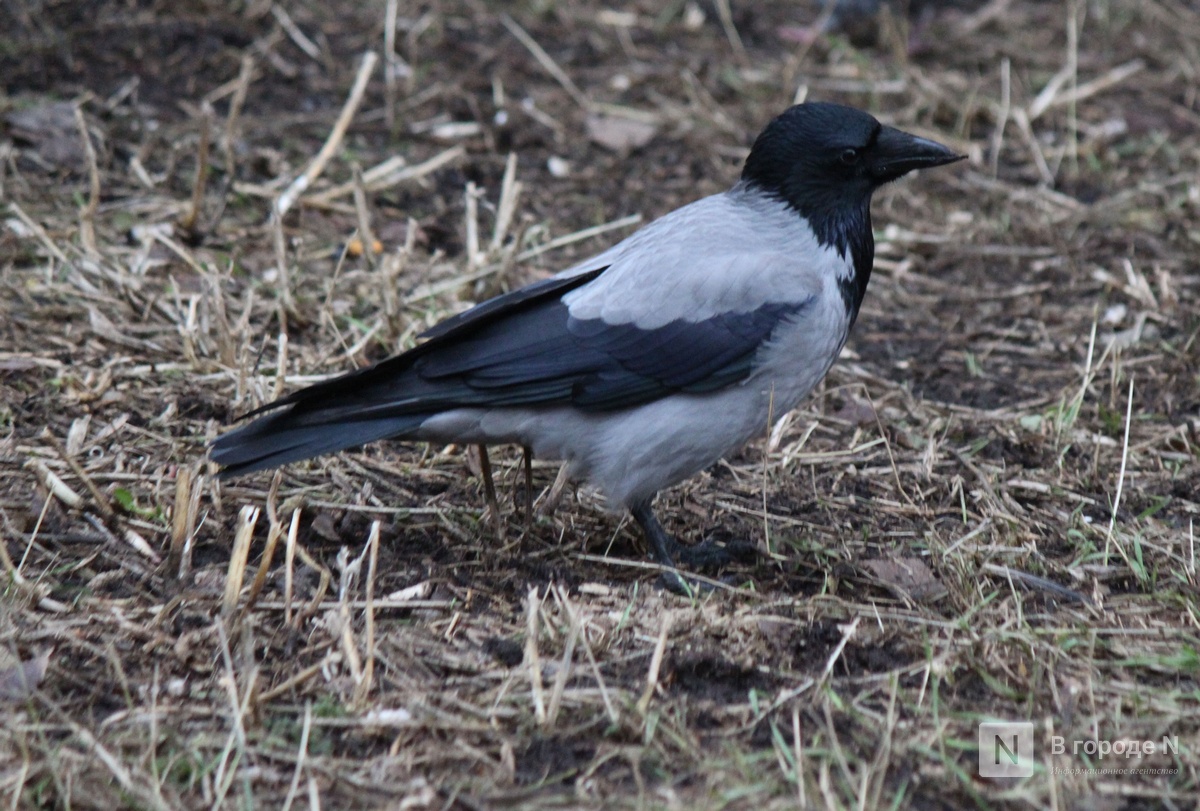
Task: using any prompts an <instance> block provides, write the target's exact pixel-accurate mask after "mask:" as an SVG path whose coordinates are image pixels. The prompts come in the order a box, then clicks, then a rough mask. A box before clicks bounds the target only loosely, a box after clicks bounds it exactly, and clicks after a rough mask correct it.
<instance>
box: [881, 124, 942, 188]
mask: <svg viewBox="0 0 1200 811" xmlns="http://www.w3.org/2000/svg"><path fill="white" fill-rule="evenodd" d="M871 151H872V160H871V165H870V167H869V168H868V170H867V171H868V172H869V173H870V175H871V177H872V178H874V179H875V181H876V182H877V183H888V182H891V181H893V180H896V179H897V178H900V177H903V176H904V175H906V174H908V173H909V172H911V171H913V170H914V169H928V168H930V167H933V166H941V165H943V164H946V163H954V162H955V161H960V160H962V159H963V158H965V157H966V155H959V154H957V153H956V152H954V151H953V150H951V149H949V148H948V147H945V146H942V145H941V144H939V143H938V142H936V141H930V140H928V139H925V138H918V137H917V136H915V135H910V134H909V133H907V132H903V131H901V130H898V129H894V128H893V127H884V128H883V130H882V131H881V132H880V133H879V137H878V138H877V139H876V140H875V148H874V149H872V150H871Z"/></svg>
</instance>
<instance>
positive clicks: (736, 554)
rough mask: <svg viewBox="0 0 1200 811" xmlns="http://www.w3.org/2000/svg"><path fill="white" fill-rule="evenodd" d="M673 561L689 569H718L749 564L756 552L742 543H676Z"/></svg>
mask: <svg viewBox="0 0 1200 811" xmlns="http://www.w3.org/2000/svg"><path fill="white" fill-rule="evenodd" d="M672 552H673V553H674V555H673V556H674V558H675V560H676V561H677V562H678V563H679V564H681V565H683V566H686V567H687V568H689V569H719V568H721V567H722V566H727V565H729V564H730V563H751V562H753V561H754V559H755V558H756V557H758V550H756V549H755V548H754V547H753V546H752V545H751V544H748V543H746V542H744V541H737V542H734V543H728V544H725V545H720V544H718V543H716V542H715V541H713V540H712V539H711V538H710V539H709V540H707V541H702V542H700V543H698V544H694V545H692V546H683V545H682V544H680V543H678V542H676V544H675V548H674V549H673V550H672Z"/></svg>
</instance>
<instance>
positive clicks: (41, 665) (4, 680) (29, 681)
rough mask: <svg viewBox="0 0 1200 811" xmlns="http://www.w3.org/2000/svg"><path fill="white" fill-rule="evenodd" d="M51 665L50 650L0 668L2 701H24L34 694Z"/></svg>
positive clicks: (0, 698)
mask: <svg viewBox="0 0 1200 811" xmlns="http://www.w3.org/2000/svg"><path fill="white" fill-rule="evenodd" d="M49 666H50V651H49V650H46V651H45V652H43V653H39V654H38V655H37V656H35V657H33V658H32V659H28V660H26V661H24V662H21V663H20V664H17V665H13V666H12V667H6V668H2V669H0V701H23V700H25V699H26V698H28V697H29V696H30V695H32V694H33V691H34V690H36V689H37V688H38V685H39V684H41V683H42V679H43V678H45V676H46V668H47V667H49Z"/></svg>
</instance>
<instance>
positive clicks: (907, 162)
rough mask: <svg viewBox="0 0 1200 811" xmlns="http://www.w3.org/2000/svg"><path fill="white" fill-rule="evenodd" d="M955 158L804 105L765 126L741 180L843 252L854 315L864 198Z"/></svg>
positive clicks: (831, 108) (928, 144) (867, 259)
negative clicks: (850, 265) (850, 262)
mask: <svg viewBox="0 0 1200 811" xmlns="http://www.w3.org/2000/svg"><path fill="white" fill-rule="evenodd" d="M962 157H963V156H962V155H957V154H955V153H954V152H953V151H952V150H950V149H947V148H946V147H944V146H942V145H941V144H939V143H935V142H934V141H929V140H926V139H924V138H918V137H917V136H915V135H910V134H909V133H907V132H902V131H900V130H898V129H894V128H892V127H886V126H884V125H882V124H880V123H879V122H878V121H876V120H875V118H874V117H873V116H871V115H868V114H867V113H864V112H862V111H861V110H856V109H854V108H853V107H845V106H843V105H840V104H825V103H819V102H810V103H808V104H798V105H796V106H795V107H791V108H789V109H788V110H786V111H785V112H784V113H783V114H782V115H780V116H778V117H777V118H775V120H773V121H772V122H771V123H770V124H768V125H767V128H766V129H764V130H763V131H762V133H761V134H760V135H759V136H758V139H757V140H756V141H755V142H754V147H753V148H752V149H751V150H750V157H748V158H747V159H746V165H745V168H743V169H742V180H743V181H744V182H745V183H747V184H748V185H750V186H753V187H756V188H757V189H759V190H760V191H762V192H765V193H767V194H769V195H771V196H773V197H777V198H779V199H780V200H782V201H784V202H785V203H787V204H788V206H790V207H791V208H793V209H794V210H795V211H796V212H798V213H799V214H800V215H802V216H803V217H804V218H805V219H807V220H808V223H809V225H811V226H812V228H813V231H814V232H815V233H816V235H817V239H818V241H820V242H821V244H822V245H826V246H830V247H833V248H836V249H837V250H838V251H839V252H841V254H842V255H843V256H845V255H846V251H847V250H849V251H850V252H851V254H852V255H853V259H854V266H855V278H854V279H853V280H850V284H849V285H848V286H847V288H846V289H844V290H843V293H844V294H845V295H846V296H847V307H850V308H851V309H852V310H853V311H854V312H855V313H857V311H858V305H859V303H861V301H862V294H863V293H864V292H865V290H866V285H867V279H868V277H869V276H870V273H871V264H872V262H873V261H874V254H875V243H874V240H873V239H872V237H871V208H870V206H871V193H872V192H873V191H875V189H877V188H879V187H880V186H882V185H883V184H884V183H888V182H890V181H893V180H896V179H897V178H900V177H902V176H904V175H906V174H908V173H909V172H911V171H913V170H914V169H923V168H927V167H932V166H941V165H942V164H945V163H951V162H953V161H956V160H960V159H961V158H962Z"/></svg>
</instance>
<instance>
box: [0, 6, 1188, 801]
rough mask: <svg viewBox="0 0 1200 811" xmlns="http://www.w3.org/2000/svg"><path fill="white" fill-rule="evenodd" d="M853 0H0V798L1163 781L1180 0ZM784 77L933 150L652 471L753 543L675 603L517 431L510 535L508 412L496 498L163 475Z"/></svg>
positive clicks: (1183, 349)
mask: <svg viewBox="0 0 1200 811" xmlns="http://www.w3.org/2000/svg"><path fill="white" fill-rule="evenodd" d="M870 6H871V4H870V3H865V2H864V3H848V4H843V6H842V7H841V9H842V10H840V11H838V12H837V13H836V14H831V13H829V12H828V11H826V12H823V11H822V7H821V6H820V5H819V4H818V3H816V2H797V3H783V2H778V3H751V2H745V1H744V0H714V2H707V1H703V2H701V1H697V2H692V1H691V0H687V1H686V2H685V1H684V0H673V1H672V2H666V3H653V2H648V0H645V1H643V2H627V3H615V2H613V3H603V2H591V0H562V1H561V2H556V1H555V0H528V2H522V3H511V4H502V3H485V2H483V0H445V2H440V1H439V0H433V1H432V2H427V3H421V4H413V3H408V2H399V3H395V4H388V3H386V2H384V1H383V0H368V2H345V0H326V2H323V3H316V2H302V1H301V0H296V1H294V2H293V1H292V0H287V1H286V2H278V3H272V2H269V1H266V0H247V2H233V0H208V1H207V2H204V1H203V0H189V1H188V2H181V3H167V2H165V0H94V2H79V1H78V0H76V1H74V2H68V1H67V0H9V1H8V2H6V3H4V4H3V5H2V6H0V82H2V83H3V84H2V85H0V208H2V210H3V222H2V223H0V291H2V294H0V476H2V478H0V538H2V540H3V543H0V553H2V554H0V565H2V566H3V568H4V590H3V595H4V596H3V599H2V600H0V716H2V723H0V804H3V805H4V806H6V807H10V808H34V807H39V808H41V807H47V808H103V809H111V808H117V807H135V808H225V807H229V808H234V807H236V808H297V809H298V808H311V809H315V808H392V809H426V808H428V809H483V808H488V809H490V808H517V807H519V808H552V807H553V808H567V807H569V808H600V807H604V808H623V807H631V808H632V807H637V808H680V809H708V808H739V809H740V808H755V809H768V808H772V809H773V808H794V807H806V806H808V807H813V808H837V809H843V808H844V809H850V808H861V809H882V808H916V809H960V808H1054V809H1089V811H1110V810H1113V811H1115V810H1116V809H1141V808H1164V809H1176V808H1196V807H1197V805H1198V804H1200V774H1198V771H1200V757H1197V752H1200V683H1198V677H1200V652H1198V651H1200V599H1198V598H1200V592H1198V588H1197V584H1198V582H1200V581H1198V576H1197V569H1196V549H1195V546H1196V544H1195V539H1196V532H1197V529H1198V528H1197V524H1198V523H1200V343H1198V336H1200V317H1198V312H1200V311H1198V308H1197V305H1198V303H1200V260H1198V259H1197V256H1198V255H1200V225H1198V223H1200V97H1198V88H1200V9H1198V8H1197V7H1196V6H1195V4H1190V3H1188V2H1186V1H1185V0H1047V1H1046V2H1033V0H990V1H989V2H982V0H980V1H978V2H968V1H967V0H958V2H951V1H950V0H942V1H940V2H939V0H926V2H921V3H918V2H917V0H912V3H911V4H907V3H902V2H897V3H895V4H893V5H890V6H885V8H884V9H883V10H882V12H881V13H880V14H878V15H876V14H873V13H871V10H870ZM501 9H507V12H505V11H502V10H501ZM508 14H511V17H510V16H507V15H508ZM368 52H370V53H371V54H373V55H374V56H367V57H364V54H366V53H368ZM360 78H361V79H362V80H363V82H365V83H363V84H361V85H360V86H359V87H358V91H357V92H356V89H355V88H356V81H357V80H358V79H360ZM798 98H809V99H822V100H834V101H840V102H844V103H849V104H854V105H856V106H860V107H862V108H864V109H867V110H870V111H871V112H873V113H874V114H876V115H877V116H879V117H881V118H882V119H883V120H885V121H886V122H887V123H892V124H896V125H897V126H901V127H903V128H906V129H909V130H911V131H915V132H917V133H919V134H922V135H925V136H928V137H932V138H936V139H938V140H941V141H943V142H945V143H947V144H950V145H952V146H954V147H955V148H957V149H959V150H961V151H963V152H965V153H966V154H968V155H969V156H970V160H969V161H968V162H965V163H962V164H956V165H954V166H952V167H947V168H943V169H939V170H937V171H934V172H929V173H925V174H924V175H921V176H918V177H915V178H912V179H909V180H906V181H905V182H903V183H901V184H896V185H895V186H893V187H889V188H886V189H884V190H883V191H882V192H880V193H879V194H878V195H877V196H876V199H875V205H874V216H875V228H876V239H877V243H878V251H877V253H878V258H877V262H876V268H875V274H874V277H873V279H872V282H871V288H870V290H869V291H868V295H867V300H866V303H865V305H864V308H863V311H862V315H861V317H860V319H859V322H858V325H857V328H856V332H855V333H854V335H853V336H852V338H851V341H850V343H849V345H848V347H847V349H846V351H845V353H844V354H843V357H842V358H841V360H840V361H839V362H838V364H837V365H836V366H835V368H834V369H833V371H832V372H831V374H830V375H829V377H828V379H827V380H826V381H825V383H824V384H823V386H822V387H821V389H820V390H819V391H818V392H817V393H816V394H815V395H814V396H813V397H812V398H811V399H810V400H809V401H807V402H806V403H805V404H804V405H803V406H802V407H801V408H800V409H799V410H797V411H796V412H794V413H792V414H790V415H787V416H786V417H785V418H784V419H783V420H782V421H781V422H780V423H779V424H778V425H777V426H775V427H774V428H773V429H772V430H771V431H770V432H768V431H767V430H766V427H764V436H763V438H762V439H761V440H760V441H757V442H755V443H753V444H751V445H750V446H749V447H748V448H747V449H745V451H743V452H742V453H741V454H740V455H738V456H737V457H735V458H732V459H729V460H728V461H727V462H722V463H721V464H718V465H716V466H714V467H713V468H712V469H711V470H708V471H706V472H705V473H704V474H703V475H701V476H698V477H696V478H695V479H694V480H692V481H689V482H687V483H686V484H684V485H681V486H680V487H678V488H675V489H673V490H671V491H670V492H667V493H665V494H663V495H662V497H661V498H660V500H659V509H660V512H661V514H662V515H663V517H664V519H665V520H666V521H667V526H668V529H670V530H671V531H672V532H675V533H677V534H678V535H679V536H680V537H681V538H684V539H685V540H687V541H694V540H699V539H701V538H704V537H713V538H715V539H717V540H719V541H731V540H742V541H748V542H750V543H752V544H754V545H755V546H757V547H758V548H759V550H760V555H759V559H758V560H757V561H756V562H753V563H749V564H742V565H738V566H736V567H734V568H732V569H730V570H728V571H726V572H725V573H724V575H723V577H724V579H723V580H722V582H721V583H719V584H718V587H717V588H716V589H715V590H714V591H712V592H711V593H706V594H704V595H703V596H700V597H698V598H696V599H694V600H688V599H684V598H682V597H677V596H675V595H672V594H669V593H666V592H664V591H663V590H662V589H661V588H660V587H659V585H658V581H657V572H656V571H654V569H653V567H650V566H648V565H647V564H646V563H645V561H646V560H647V559H648V556H647V553H646V550H645V549H644V548H643V544H642V541H641V538H640V536H639V534H638V533H637V532H636V531H635V530H636V527H632V526H631V525H630V522H629V521H628V520H623V519H622V518H621V517H620V516H613V515H610V514H607V513H605V512H603V511H602V510H600V509H599V505H598V503H597V499H596V497H595V496H594V495H592V494H590V493H589V492H587V491H586V490H576V489H574V488H573V487H571V486H568V487H567V488H566V489H565V491H563V493H562V498H561V501H560V502H559V504H558V506H557V508H556V509H548V508H547V506H546V505H547V502H548V501H549V497H548V496H549V494H548V492H547V491H548V490H549V488H550V486H551V484H552V482H553V481H554V479H555V475H556V472H557V467H556V466H555V465H554V464H553V463H550V462H538V463H536V464H535V467H534V471H533V474H534V496H535V497H536V498H537V500H538V509H539V511H540V512H539V514H538V515H537V516H536V517H535V518H534V519H533V520H532V522H531V523H529V524H527V523H526V519H525V505H524V501H525V496H524V487H523V482H524V478H523V468H522V460H521V454H520V451H519V449H513V448H496V449H493V450H492V452H491V455H490V459H491V465H492V469H493V471H494V477H495V480H496V486H497V490H498V496H497V505H498V509H499V512H500V515H499V518H500V520H499V521H496V516H495V515H494V514H493V512H492V511H491V510H489V509H488V508H487V507H486V498H485V492H484V487H483V486H482V484H481V481H482V475H481V468H480V462H479V460H478V457H477V456H473V451H472V449H469V448H463V447H422V446H413V445H400V444H395V443H392V444H387V443H381V444H376V445H372V446H370V447H367V448H364V449H362V450H361V451H356V452H353V453H343V454H338V455H335V456H331V457H327V458H321V459H318V460H314V461H311V462H306V463H301V464H295V465H291V466H289V467H287V468H286V469H285V470H283V471H282V473H281V474H280V475H279V476H277V477H275V478H273V477H272V475H271V474H269V473H264V474H258V475H254V476H248V477H244V478H241V479H236V480H233V481H229V482H223V483H218V482H217V481H216V480H215V478H214V475H213V474H214V472H215V471H214V470H213V468H212V467H211V466H210V465H209V464H208V463H207V462H206V461H205V444H206V442H207V441H209V440H210V439H211V438H213V437H214V436H216V435H217V434H218V433H219V432H221V431H222V430H224V429H225V426H226V425H228V424H229V423H231V422H232V421H233V420H234V419H235V418H236V417H238V416H239V415H241V414H243V413H245V412H246V411H248V410H250V409H251V408H253V407H254V406H256V405H258V404H261V403H263V402H265V401H267V400H269V399H271V398H272V397H273V396H275V395H276V394H278V393H279V392H282V391H289V390H292V389H293V388H294V387H297V386H299V385H301V384H303V383H305V382H312V381H314V380H317V379H320V378H321V377H324V376H327V375H331V374H334V373H337V372H340V371H345V370H348V369H352V368H355V367H358V366H362V365H364V364H367V363H369V362H371V361H373V360H378V359H380V358H383V357H386V356H387V355H389V354H391V353H393V352H394V351H396V350H397V349H399V348H403V347H406V346H411V345H412V344H413V342H414V340H415V336H416V335H417V334H418V333H419V332H420V331H421V330H423V329H424V328H426V327H427V326H429V325H431V324H433V323H434V322H436V321H437V320H438V319H440V318H442V317H444V316H445V315H447V314H448V313H451V312H456V311H459V310H461V309H463V308H465V307H466V306H468V305H469V304H470V303H472V302H475V301H479V300H481V299H483V298H485V297H487V296H490V295H492V294H494V293H497V292H500V291H502V290H506V289H511V288H512V287H514V286H516V285H519V284H522V283H525V282H527V281H530V280H534V279H537V278H541V277H544V276H545V275H547V274H549V273H551V272H553V271H555V270H557V269H560V268H562V267H565V266H566V265H567V264H569V263H571V262H572V261H574V260H577V259H581V258H583V257H585V256H587V255H588V254H590V253H593V252H597V251H599V250H601V249H603V248H604V247H606V246H608V245H610V244H612V243H613V242H614V241H616V240H617V239H619V238H620V237H622V236H624V235H626V234H628V233H631V232H632V230H633V229H634V228H635V227H636V225H635V221H636V217H639V216H640V221H641V222H646V221H649V220H651V219H653V218H654V217H657V216H659V215H661V214H663V213H665V212H667V211H670V210H671V209H673V208H675V207H677V206H679V205H681V204H683V203H685V202H688V201H691V200H693V199H696V198H698V197H701V196H703V195H706V194H711V193H715V192H718V191H721V190H722V189H724V188H727V187H728V186H729V185H730V184H731V183H732V182H733V180H734V179H735V178H736V177H737V174H738V170H739V166H740V162H741V160H742V159H743V158H744V157H745V155H746V152H747V149H748V146H749V144H750V143H751V141H752V139H753V137H754V135H755V134H756V133H757V132H758V130H759V129H761V127H762V126H763V125H764V124H765V123H766V122H767V121H768V120H769V119H770V118H771V117H772V116H773V115H775V114H776V113H778V112H780V111H781V110H783V109H784V108H785V107H786V106H787V105H789V104H791V103H793V102H794V101H795V100H796V99H798ZM77 111H78V114H77ZM343 112H344V115H343ZM80 116H81V117H80ZM339 116H343V120H342V126H339V123H338V122H339ZM83 130H86V132H87V135H88V137H87V138H86V139H85V138H84V137H83V135H82V131H83ZM325 144H328V145H329V146H328V149H327V150H325V152H324V153H323V152H322V148H323V145H325ZM509 156H514V157H513V158H512V159H510V157H509ZM512 161H515V162H512ZM306 172H307V173H308V180H309V182H308V183H307V185H305V186H303V187H299V186H296V185H294V182H295V181H296V179H297V178H300V177H302V176H305V174H306ZM279 211H283V213H282V216H274V215H273V212H279ZM363 246H365V248H366V250H363ZM373 246H374V247H378V248H379V249H380V250H379V251H378V252H375V251H372V250H370V249H371V248H372V247H373ZM987 720H1010V721H1018V720H1021V721H1032V722H1033V724H1034V727H1035V730H1036V735H1035V738H1036V751H1035V760H1036V765H1035V770H1034V773H1033V775H1032V776H1030V777H1025V778H1004V779H988V778H983V777H980V776H979V775H978V770H977V756H978V752H979V743H978V741H979V738H978V734H977V732H978V729H977V728H978V725H979V724H980V723H981V722H983V721H987ZM1053 736H1059V737H1061V738H1062V739H1063V740H1064V742H1065V744H1064V751H1063V752H1061V753H1056V752H1055V751H1054V749H1053V747H1052V746H1051V741H1052V740H1053ZM1164 739H1166V740H1167V741H1168V742H1169V743H1170V744H1171V746H1170V747H1167V748H1166V751H1165V752H1164V751H1163V750H1164V746H1163V741H1164ZM1129 740H1137V741H1147V740H1150V741H1154V742H1156V743H1157V744H1158V745H1157V748H1156V750H1155V752H1154V753H1153V754H1150V755H1147V756H1145V757H1126V756H1125V755H1124V754H1122V755H1114V754H1113V753H1112V751H1108V750H1107V746H1108V744H1109V743H1110V742H1111V745H1112V746H1113V747H1114V749H1115V748H1117V747H1118V746H1119V748H1120V750H1124V751H1126V752H1127V751H1128V748H1129V747H1128V744H1127V743H1126V741H1129ZM1076 742H1081V743H1076ZM1102 752H1103V753H1105V754H1107V757H1101V754H1102ZM1114 769H1116V770H1122V771H1112V770H1114Z"/></svg>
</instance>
